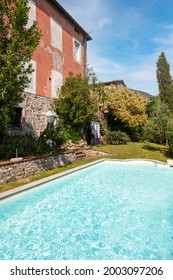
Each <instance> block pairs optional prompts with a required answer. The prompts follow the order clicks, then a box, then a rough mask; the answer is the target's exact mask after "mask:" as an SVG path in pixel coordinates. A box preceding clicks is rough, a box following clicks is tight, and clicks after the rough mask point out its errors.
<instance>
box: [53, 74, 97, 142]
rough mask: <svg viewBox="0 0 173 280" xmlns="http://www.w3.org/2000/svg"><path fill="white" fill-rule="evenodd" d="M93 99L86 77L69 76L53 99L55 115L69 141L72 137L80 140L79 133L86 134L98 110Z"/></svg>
mask: <svg viewBox="0 0 173 280" xmlns="http://www.w3.org/2000/svg"><path fill="white" fill-rule="evenodd" d="M94 97H95V96H94V95H93V94H92V91H91V85H90V83H89V78H88V77H87V78H83V77H82V76H81V75H80V74H77V75H74V74H73V73H70V74H69V77H68V78H67V79H66V82H65V84H64V85H63V86H62V88H61V90H60V91H59V94H58V98H57V99H55V108H56V113H57V115H58V117H59V119H60V121H61V122H62V125H63V127H64V129H65V130H66V132H67V134H69V138H70V135H71V139H73V136H74V138H78V137H79V138H80V133H81V131H82V130H83V131H84V132H86V130H87V129H88V125H89V123H90V122H91V121H92V120H93V118H94V116H95V113H96V112H97V108H98V105H97V100H96V99H95V98H94ZM72 134H74V135H72ZM76 140H78V139H76Z"/></svg>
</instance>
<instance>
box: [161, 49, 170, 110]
mask: <svg viewBox="0 0 173 280" xmlns="http://www.w3.org/2000/svg"><path fill="white" fill-rule="evenodd" d="M157 82H158V87H159V96H160V99H161V101H164V102H166V103H167V104H168V105H169V107H170V108H171V110H173V83H172V77H171V75H170V65H169V63H168V62H167V60H166V56H165V54H164V52H162V53H161V55H160V56H159V59H158V61H157Z"/></svg>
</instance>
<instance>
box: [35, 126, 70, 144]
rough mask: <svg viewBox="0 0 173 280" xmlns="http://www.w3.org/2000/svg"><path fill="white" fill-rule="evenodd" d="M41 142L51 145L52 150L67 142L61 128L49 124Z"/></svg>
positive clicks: (41, 136)
mask: <svg viewBox="0 0 173 280" xmlns="http://www.w3.org/2000/svg"><path fill="white" fill-rule="evenodd" d="M39 141H40V142H41V141H42V142H43V143H45V142H46V143H49V145H50V146H51V147H52V148H59V147H61V146H62V145H63V144H64V142H65V137H64V135H63V132H62V129H61V127H60V126H59V125H58V126H54V125H53V124H48V126H47V128H46V129H45V130H44V131H43V132H42V134H41V135H40V138H39Z"/></svg>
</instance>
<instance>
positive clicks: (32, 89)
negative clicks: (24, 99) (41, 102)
mask: <svg viewBox="0 0 173 280" xmlns="http://www.w3.org/2000/svg"><path fill="white" fill-rule="evenodd" d="M31 63H32V69H33V70H34V71H33V72H32V73H31V74H30V75H29V79H30V84H29V86H28V88H26V89H25V91H26V92H29V93H33V94H36V61H34V60H31Z"/></svg>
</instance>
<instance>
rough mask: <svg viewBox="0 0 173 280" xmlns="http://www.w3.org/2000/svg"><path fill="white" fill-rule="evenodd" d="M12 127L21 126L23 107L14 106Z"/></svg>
mask: <svg viewBox="0 0 173 280" xmlns="http://www.w3.org/2000/svg"><path fill="white" fill-rule="evenodd" d="M11 124H12V127H13V128H15V127H21V125H22V108H14V115H13V117H12V121H11Z"/></svg>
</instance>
